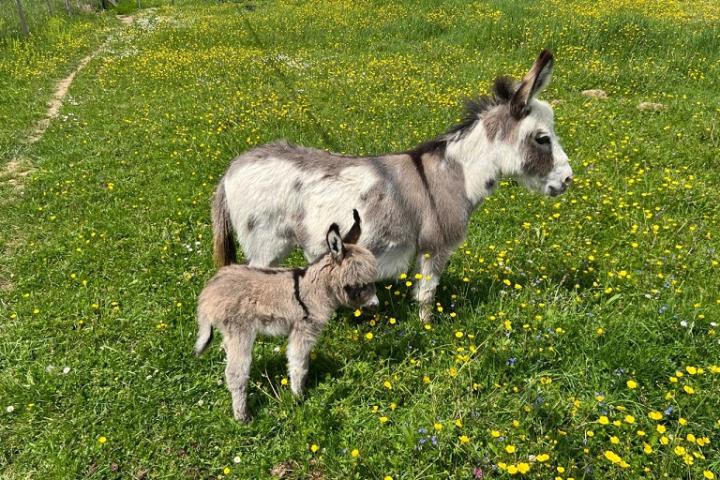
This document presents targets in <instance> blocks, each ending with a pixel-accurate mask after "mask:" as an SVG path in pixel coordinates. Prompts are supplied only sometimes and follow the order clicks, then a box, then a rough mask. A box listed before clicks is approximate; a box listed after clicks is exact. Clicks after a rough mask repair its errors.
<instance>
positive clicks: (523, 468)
mask: <svg viewBox="0 0 720 480" xmlns="http://www.w3.org/2000/svg"><path fill="white" fill-rule="evenodd" d="M517 469H518V472H520V473H522V474H523V475H525V474H526V473H527V472H529V471H530V464H528V463H524V462H521V463H518V466H517Z"/></svg>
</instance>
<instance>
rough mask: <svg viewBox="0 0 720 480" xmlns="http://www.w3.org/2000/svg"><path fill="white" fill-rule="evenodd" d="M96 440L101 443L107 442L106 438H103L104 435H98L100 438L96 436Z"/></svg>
mask: <svg viewBox="0 0 720 480" xmlns="http://www.w3.org/2000/svg"><path fill="white" fill-rule="evenodd" d="M98 442H100V443H101V444H103V443H105V442H107V438H105V437H100V438H98Z"/></svg>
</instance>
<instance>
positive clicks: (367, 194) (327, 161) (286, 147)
mask: <svg viewBox="0 0 720 480" xmlns="http://www.w3.org/2000/svg"><path fill="white" fill-rule="evenodd" d="M552 66H553V57H552V54H550V52H548V51H547V50H544V51H543V52H541V53H540V56H539V57H538V59H537V60H536V61H535V63H534V64H533V66H532V68H531V69H530V71H529V73H528V74H527V75H526V76H525V77H524V78H523V79H522V81H520V82H519V83H517V82H514V81H513V80H511V79H509V78H507V77H501V78H498V79H497V80H496V81H495V85H494V88H493V95H492V96H489V97H481V98H479V99H478V100H476V101H470V102H468V104H467V112H466V115H465V118H464V120H463V121H462V123H460V124H459V125H457V126H455V127H453V128H451V129H450V130H448V131H447V132H446V133H444V134H442V135H440V136H439V137H437V138H436V139H434V140H430V141H429V142H426V143H423V144H422V145H420V146H418V147H416V148H414V149H412V150H410V151H408V152H404V153H393V154H388V155H382V156H377V157H348V156H342V155H336V154H333V153H328V152H325V151H322V150H316V149H312V148H306V147H300V146H296V145H292V144H290V143H287V142H279V143H270V144H267V145H262V146H260V147H257V148H254V149H253V150H250V151H248V152H246V153H244V154H242V155H240V156H239V157H237V158H236V159H235V160H234V161H233V162H232V164H231V165H230V168H229V169H228V170H227V172H226V173H225V175H224V176H223V177H222V179H221V180H220V182H219V184H218V186H217V189H216V191H215V196H214V201H213V209H212V210H213V213H212V217H213V233H214V250H215V260H216V263H217V264H218V266H222V265H227V264H229V263H232V262H233V261H235V255H236V253H235V244H234V241H233V238H232V234H233V231H235V232H236V233H237V238H238V240H239V242H240V245H241V246H242V249H243V251H244V252H245V256H246V257H247V259H248V260H249V262H250V265H253V266H261V267H267V266H271V265H274V264H276V263H277V262H279V261H281V260H282V259H283V258H285V257H286V256H287V255H288V254H289V252H290V251H291V250H292V248H294V247H295V246H299V247H300V248H302V250H303V251H304V253H305V257H306V258H307V260H308V261H313V260H315V259H317V258H318V257H320V256H322V255H323V254H324V253H325V251H326V250H327V245H326V242H325V236H324V234H323V232H325V231H327V228H328V226H329V225H330V224H332V223H337V224H338V225H340V230H348V229H349V228H350V226H351V225H350V222H349V220H348V219H349V218H351V217H350V215H349V212H351V211H352V209H353V208H356V209H358V210H359V211H360V215H361V216H362V218H363V220H364V222H365V224H364V230H363V238H362V239H361V241H360V243H361V244H362V245H363V246H365V247H367V248H368V249H369V250H370V251H372V253H373V254H375V256H376V257H377V261H378V279H382V278H390V277H394V276H396V275H398V274H399V273H401V272H404V271H407V268H408V267H409V265H410V262H411V261H412V260H413V258H414V259H415V262H416V265H417V268H418V269H419V273H421V274H422V275H423V278H422V279H421V280H419V281H418V282H417V285H416V287H415V288H416V290H415V296H416V298H417V300H418V302H419V303H420V317H421V318H422V320H423V321H428V320H429V319H430V317H431V312H432V300H433V297H434V295H435V289H436V287H437V285H438V283H439V281H440V276H441V274H442V272H443V269H444V268H445V264H446V263H447V261H448V259H449V258H450V255H451V254H452V252H453V250H455V248H457V247H458V246H459V245H460V244H461V243H462V241H463V240H464V237H465V234H466V232H467V226H468V221H469V219H470V216H471V214H472V212H473V210H474V209H475V208H476V207H477V206H478V204H479V203H480V202H481V201H482V199H483V198H485V197H486V196H488V195H490V194H491V193H492V191H493V190H494V188H495V186H496V185H497V182H498V179H499V178H501V177H503V176H510V177H514V178H516V179H517V180H518V181H520V182H521V183H523V184H524V185H525V186H526V187H527V188H528V189H530V190H534V191H538V192H541V193H543V194H546V195H550V196H555V195H559V194H560V193H562V192H564V191H565V189H566V188H567V186H568V185H569V184H570V182H571V181H572V169H571V168H570V165H569V163H568V157H567V155H566V154H565V152H564V151H563V149H562V147H561V146H560V142H559V140H558V138H557V135H556V134H555V129H554V128H553V112H552V109H551V108H550V106H549V105H548V104H547V103H545V102H542V101H540V100H537V99H536V96H537V95H538V93H540V91H542V90H543V89H544V88H545V87H546V86H547V85H548V83H549V82H550V76H551V73H552Z"/></svg>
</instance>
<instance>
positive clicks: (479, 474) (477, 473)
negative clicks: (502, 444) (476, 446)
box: [473, 467, 485, 478]
mask: <svg viewBox="0 0 720 480" xmlns="http://www.w3.org/2000/svg"><path fill="white" fill-rule="evenodd" d="M484 476H485V475H483V471H482V468H480V467H475V470H473V477H475V478H483V477H484Z"/></svg>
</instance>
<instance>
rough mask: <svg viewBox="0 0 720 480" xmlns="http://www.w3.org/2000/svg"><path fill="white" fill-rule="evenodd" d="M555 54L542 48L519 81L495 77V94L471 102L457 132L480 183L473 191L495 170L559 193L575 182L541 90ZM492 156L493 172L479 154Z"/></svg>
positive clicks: (461, 153) (464, 155) (462, 155)
mask: <svg viewBox="0 0 720 480" xmlns="http://www.w3.org/2000/svg"><path fill="white" fill-rule="evenodd" d="M552 68H553V57H552V54H551V53H550V52H548V51H547V50H543V51H542V52H541V53H540V56H538V58H537V60H536V61H535V64H534V65H533V66H532V68H531V69H530V71H529V72H528V73H527V75H525V77H524V78H523V79H522V81H520V82H516V81H514V80H512V79H510V78H508V77H500V78H498V79H497V80H496V81H495V85H494V87H493V96H492V97H483V98H481V99H480V100H479V101H471V102H468V105H467V107H468V111H467V116H466V119H465V121H464V122H463V124H462V125H460V126H458V127H456V129H455V132H454V133H456V138H458V141H457V144H456V145H457V147H456V148H458V152H457V153H458V155H457V156H458V157H460V158H461V159H462V160H464V162H465V163H466V166H467V167H468V168H471V169H472V170H474V172H473V173H474V174H475V176H477V177H479V178H478V179H477V182H478V184H477V185H470V187H471V189H470V191H469V192H468V193H469V194H471V195H477V194H479V193H480V192H478V191H477V190H481V189H482V188H483V186H484V183H480V182H481V181H482V182H490V181H491V180H494V178H487V177H488V176H490V175H492V176H494V175H495V174H501V175H509V176H511V177H514V178H516V179H517V180H518V181H519V182H520V183H522V184H524V185H525V186H526V187H527V188H528V189H530V190H534V191H537V192H540V193H543V194H545V195H551V196H555V195H559V194H561V193H563V192H564V191H565V190H566V188H567V187H568V185H569V184H570V183H571V182H572V174H573V172H572V169H571V168H570V164H569V162H568V157H567V155H566V154H565V151H563V148H562V146H561V145H560V141H559V139H558V136H557V135H556V133H555V129H554V127H553V111H552V108H550V105H548V104H547V103H546V102H543V101H541V100H538V99H537V96H538V94H539V93H540V92H541V91H542V90H543V89H545V87H547V86H548V84H549V83H550V77H551V75H552ZM480 155H488V156H490V157H491V158H492V164H493V169H494V172H492V173H490V172H488V171H487V170H488V167H487V165H479V164H478V163H479V162H477V158H478V156H480Z"/></svg>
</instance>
